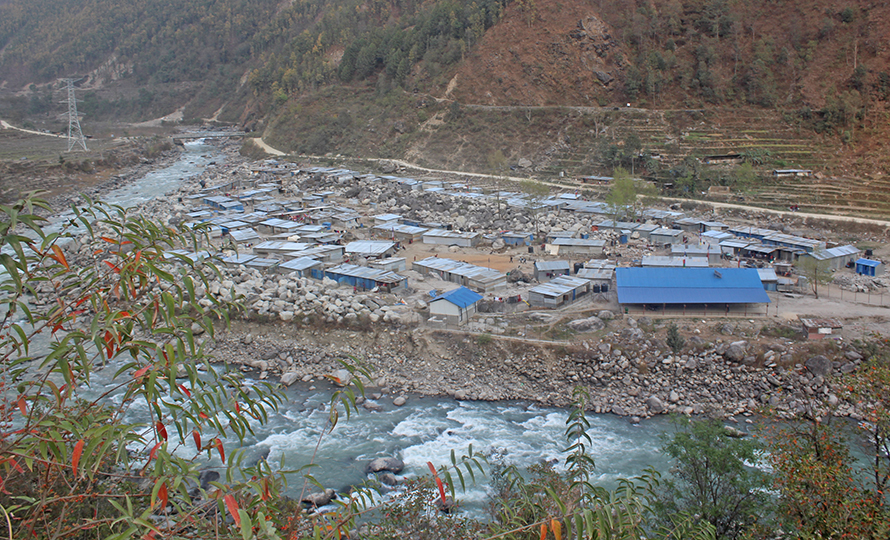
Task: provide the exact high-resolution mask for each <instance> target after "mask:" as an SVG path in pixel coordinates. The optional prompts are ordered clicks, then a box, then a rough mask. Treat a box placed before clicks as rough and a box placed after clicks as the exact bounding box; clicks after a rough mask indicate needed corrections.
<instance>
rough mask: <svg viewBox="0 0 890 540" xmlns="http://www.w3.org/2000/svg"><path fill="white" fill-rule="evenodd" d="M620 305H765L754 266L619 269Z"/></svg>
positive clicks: (617, 275)
mask: <svg viewBox="0 0 890 540" xmlns="http://www.w3.org/2000/svg"><path fill="white" fill-rule="evenodd" d="M615 273H616V277H617V291H618V303H620V304H666V305H676V304H761V303H763V304H768V303H769V301H770V300H769V296H767V294H766V291H765V290H764V289H763V283H762V282H761V281H760V275H759V274H758V273H757V270H755V269H753V268H721V269H719V270H715V269H711V268H618V269H616V271H615Z"/></svg>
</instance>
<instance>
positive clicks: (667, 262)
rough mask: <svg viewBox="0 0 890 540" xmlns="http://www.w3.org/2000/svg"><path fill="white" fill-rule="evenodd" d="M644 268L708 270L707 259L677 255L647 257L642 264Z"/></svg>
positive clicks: (644, 257)
mask: <svg viewBox="0 0 890 540" xmlns="http://www.w3.org/2000/svg"><path fill="white" fill-rule="evenodd" d="M641 264H642V265H643V267H644V268H707V267H708V266H709V264H708V258H707V257H693V256H689V257H683V256H682V255H677V256H674V257H667V256H663V255H645V256H643V260H642V263H641Z"/></svg>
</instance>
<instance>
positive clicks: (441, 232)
mask: <svg viewBox="0 0 890 540" xmlns="http://www.w3.org/2000/svg"><path fill="white" fill-rule="evenodd" d="M423 235H424V236H437V237H442V238H466V239H468V240H472V239H473V238H476V237H477V236H479V233H474V232H463V233H462V232H457V231H449V230H448V229H432V230H430V231H427V232H425V233H423Z"/></svg>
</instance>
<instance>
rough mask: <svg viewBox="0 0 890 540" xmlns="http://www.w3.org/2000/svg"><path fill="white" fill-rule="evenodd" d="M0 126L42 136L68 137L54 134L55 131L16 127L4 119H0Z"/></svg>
mask: <svg viewBox="0 0 890 540" xmlns="http://www.w3.org/2000/svg"><path fill="white" fill-rule="evenodd" d="M0 127H2V128H3V129H14V130H16V131H21V132H23V133H31V134H32V135H43V136H44V137H58V138H60V139H67V138H68V136H67V135H56V134H55V133H44V132H42V131H36V130H33V129H25V128H20V127H16V126H14V125H12V124H10V123H9V122H7V121H6V120H0Z"/></svg>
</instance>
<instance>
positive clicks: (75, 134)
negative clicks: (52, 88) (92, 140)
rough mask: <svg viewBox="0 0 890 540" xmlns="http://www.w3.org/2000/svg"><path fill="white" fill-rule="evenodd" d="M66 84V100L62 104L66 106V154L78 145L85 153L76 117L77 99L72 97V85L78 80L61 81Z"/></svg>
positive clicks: (84, 142) (81, 132)
mask: <svg viewBox="0 0 890 540" xmlns="http://www.w3.org/2000/svg"><path fill="white" fill-rule="evenodd" d="M62 80H63V81H64V82H65V83H67V84H68V99H66V100H65V101H63V102H62V103H67V104H68V152H70V151H71V149H72V148H74V146H75V145H77V144H79V145H80V146H81V148H83V151H84V152H86V151H87V141H86V139H85V138H84V136H83V131H81V130H80V119H79V118H78V117H77V98H76V97H74V83H76V82H77V81H79V80H80V79H62Z"/></svg>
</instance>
